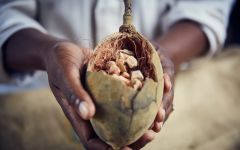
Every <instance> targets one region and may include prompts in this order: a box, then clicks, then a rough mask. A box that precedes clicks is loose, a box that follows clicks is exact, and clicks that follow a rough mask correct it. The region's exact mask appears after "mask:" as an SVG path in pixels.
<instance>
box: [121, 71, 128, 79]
mask: <svg viewBox="0 0 240 150" xmlns="http://www.w3.org/2000/svg"><path fill="white" fill-rule="evenodd" d="M121 76H123V77H124V78H127V79H129V78H130V75H129V73H127V72H123V73H122V74H121Z"/></svg>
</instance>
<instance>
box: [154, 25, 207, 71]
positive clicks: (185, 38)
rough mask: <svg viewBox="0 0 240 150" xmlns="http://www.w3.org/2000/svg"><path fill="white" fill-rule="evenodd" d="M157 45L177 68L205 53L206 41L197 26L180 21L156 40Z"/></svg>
mask: <svg viewBox="0 0 240 150" xmlns="http://www.w3.org/2000/svg"><path fill="white" fill-rule="evenodd" d="M157 42H158V44H159V45H160V46H161V47H162V48H163V49H164V50H165V52H166V53H167V54H168V56H169V57H170V58H171V60H172V61H173V63H174V65H175V66H176V67H178V66H179V65H180V64H181V63H183V62H185V61H189V60H191V59H192V58H194V57H197V56H200V55H203V54H204V53H206V52H207V49H208V41H207V38H206V36H205V35H204V33H203V32H202V31H201V29H200V27H199V25H198V24H196V23H194V22H191V21H182V22H179V23H177V24H175V25H174V26H173V27H172V28H170V30H169V32H168V33H166V34H165V35H164V36H163V37H160V38H158V39H157Z"/></svg>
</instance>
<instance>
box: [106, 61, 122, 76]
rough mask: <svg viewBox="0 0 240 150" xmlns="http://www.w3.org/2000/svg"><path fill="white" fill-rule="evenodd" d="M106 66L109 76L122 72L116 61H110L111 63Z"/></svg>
mask: <svg viewBox="0 0 240 150" xmlns="http://www.w3.org/2000/svg"><path fill="white" fill-rule="evenodd" d="M106 65H107V68H108V70H107V72H108V73H109V74H120V72H121V71H120V69H119V68H118V66H117V65H116V63H115V62H114V61H109V62H107V64H106Z"/></svg>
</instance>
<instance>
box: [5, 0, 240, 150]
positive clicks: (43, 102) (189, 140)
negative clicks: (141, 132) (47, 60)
mask: <svg viewBox="0 0 240 150" xmlns="http://www.w3.org/2000/svg"><path fill="white" fill-rule="evenodd" d="M150 10H151V9H150ZM39 80H41V79H39ZM0 88H3V87H0ZM3 90H4V89H2V91H3ZM6 90H7V89H6ZM0 118H1V119H0V149H1V150H23V149H24V150H33V149H34V150H54V149H58V150H75V149H83V147H82V146H81V144H80V143H79V142H78V140H77V137H76V135H75V134H74V131H73V129H72V128H71V126H70V124H69V122H68V120H67V119H66V118H65V116H64V114H63V112H62V110H61V108H60V106H59V105H58V104H57V102H56V100H55V98H54V96H53V95H52V93H51V91H50V89H49V88H37V89H36V88H34V89H33V90H22V91H18V92H15V93H11V94H4V92H3V93H2V94H0ZM143 149H144V150H240V1H237V2H236V3H235V4H234V6H233V8H232V10H231V15H230V20H229V26H228V31H227V40H226V42H225V46H224V48H223V51H221V52H220V53H218V54H217V55H216V56H213V57H201V58H198V59H195V60H193V61H192V62H190V63H189V64H188V68H187V69H184V70H181V71H179V72H178V73H177V76H176V85H175V98H174V112H173V114H172V115H171V116H170V117H169V119H168V121H167V122H166V124H164V126H163V129H162V131H161V132H160V133H159V134H158V135H157V137H156V139H155V140H154V141H153V142H151V143H149V144H148V145H147V146H146V147H145V148H143Z"/></svg>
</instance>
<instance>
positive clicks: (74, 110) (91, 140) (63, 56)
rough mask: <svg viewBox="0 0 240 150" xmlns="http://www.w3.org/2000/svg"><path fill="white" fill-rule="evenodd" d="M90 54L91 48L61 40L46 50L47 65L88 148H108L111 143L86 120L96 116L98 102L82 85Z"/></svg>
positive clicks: (56, 92)
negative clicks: (82, 74)
mask: <svg viewBox="0 0 240 150" xmlns="http://www.w3.org/2000/svg"><path fill="white" fill-rule="evenodd" d="M90 54H91V50H90V49H86V48H79V47H78V46H77V45H75V44H72V43H70V42H58V43H57V44H55V46H53V47H51V48H50V50H48V51H47V54H46V58H45V66H46V71H47V73H48V79H49V84H50V87H51V90H52V92H53V94H54V96H55V97H56V99H57V101H58V103H59V104H60V106H61V108H62V110H63V111H64V113H65V115H66V116H67V118H68V119H69V121H70V123H71V124H72V126H73V128H74V130H75V132H76V133H77V134H78V136H79V138H80V140H81V142H82V143H83V145H84V146H85V147H86V148H87V149H89V150H96V149H99V150H105V149H108V148H109V146H108V145H107V144H105V143H104V142H102V141H101V140H100V139H99V138H97V136H96V134H95V132H94V131H93V128H92V126H91V124H90V122H89V121H87V120H88V119H90V118H91V117H93V115H94V113H95V106H94V103H93V102H92V99H91V97H90V96H89V94H88V93H87V92H86V91H85V90H84V88H83V85H82V82H81V79H83V78H84V76H81V73H83V72H84V66H85V64H86V63H87V62H88V59H89V57H90Z"/></svg>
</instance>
